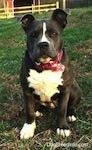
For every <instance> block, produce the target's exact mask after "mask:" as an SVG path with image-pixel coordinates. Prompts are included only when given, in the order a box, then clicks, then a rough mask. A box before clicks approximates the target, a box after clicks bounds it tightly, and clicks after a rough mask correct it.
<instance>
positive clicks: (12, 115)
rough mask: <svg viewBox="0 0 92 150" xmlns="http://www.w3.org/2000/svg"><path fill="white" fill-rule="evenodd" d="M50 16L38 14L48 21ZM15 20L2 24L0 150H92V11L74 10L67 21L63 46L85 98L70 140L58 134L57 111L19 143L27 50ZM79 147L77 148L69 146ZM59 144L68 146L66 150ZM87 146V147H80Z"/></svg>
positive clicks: (0, 45)
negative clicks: (23, 63)
mask: <svg viewBox="0 0 92 150" xmlns="http://www.w3.org/2000/svg"><path fill="white" fill-rule="evenodd" d="M50 14H51V12H48V13H46V12H45V13H42V14H40V15H38V14H35V16H36V18H38V17H39V18H45V17H49V16H50ZM16 20H17V19H16V18H13V19H7V20H0V149H1V150H63V149H64V150H76V149H78V150H91V144H92V7H90V8H82V9H73V10H71V15H70V16H69V17H68V26H67V28H66V29H65V31H64V33H63V36H64V44H65V48H66V50H67V53H68V55H69V57H70V59H71V63H72V66H73V69H74V73H75V77H76V79H77V81H78V83H79V85H80V87H81V89H82V93H83V98H82V101H81V104H80V106H79V108H78V110H77V114H78V119H77V121H76V122H75V123H72V125H70V126H71V129H72V133H71V135H70V137H68V138H65V139H63V138H61V137H58V136H57V135H56V133H55V127H56V123H55V120H56V118H55V117H54V116H55V113H56V112H55V110H54V111H53V112H51V111H50V110H48V112H44V116H43V117H42V118H39V119H37V130H36V133H35V136H34V137H33V138H32V139H29V140H22V141H21V140H20V139H19V131H20V129H21V127H22V125H23V123H24V121H25V110H24V105H23V96H22V91H21V87H20V82H19V72H20V66H21V61H22V57H23V55H24V51H25V48H26V45H25V38H26V37H25V34H24V32H23V30H22V29H21V26H20V24H19V22H17V21H16ZM69 143H70V144H76V143H77V145H75V146H74V147H73V145H72V146H69V145H68V144H69ZM60 144H66V146H65V147H62V146H60ZM78 144H84V145H82V146H83V147H82V146H81V145H78Z"/></svg>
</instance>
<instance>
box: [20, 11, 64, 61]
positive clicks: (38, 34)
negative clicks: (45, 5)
mask: <svg viewBox="0 0 92 150" xmlns="http://www.w3.org/2000/svg"><path fill="white" fill-rule="evenodd" d="M21 23H22V27H23V29H24V30H25V33H26V34H27V47H28V54H29V56H30V58H31V59H32V61H34V62H38V63H48V62H50V61H51V60H54V59H55V58H56V57H57V55H58V53H59V51H61V49H62V37H61V33H62V30H63V29H64V28H65V26H66V24H67V13H66V12H65V11H63V10H62V9H56V10H55V11H54V12H53V14H52V16H51V18H50V19H48V20H44V19H43V20H37V19H35V17H34V16H33V15H32V14H27V15H25V16H23V17H22V18H21Z"/></svg>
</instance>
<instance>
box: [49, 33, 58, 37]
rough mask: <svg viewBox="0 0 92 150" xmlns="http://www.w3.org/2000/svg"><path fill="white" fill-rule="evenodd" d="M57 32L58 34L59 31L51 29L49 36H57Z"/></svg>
mask: <svg viewBox="0 0 92 150" xmlns="http://www.w3.org/2000/svg"><path fill="white" fill-rule="evenodd" d="M57 34H58V33H57V32H55V31H50V32H49V36H50V37H51V38H53V37H55V36H57Z"/></svg>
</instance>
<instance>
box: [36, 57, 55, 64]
mask: <svg viewBox="0 0 92 150" xmlns="http://www.w3.org/2000/svg"><path fill="white" fill-rule="evenodd" d="M54 59H55V57H54V58H52V57H50V56H47V55H43V56H41V57H39V58H37V60H35V63H37V64H46V63H50V62H51V61H53V60H54Z"/></svg>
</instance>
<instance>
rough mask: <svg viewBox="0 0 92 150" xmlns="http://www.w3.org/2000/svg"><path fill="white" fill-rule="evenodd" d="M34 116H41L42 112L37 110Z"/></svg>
mask: <svg viewBox="0 0 92 150" xmlns="http://www.w3.org/2000/svg"><path fill="white" fill-rule="evenodd" d="M35 116H36V117H42V116H43V114H42V113H41V112H39V111H36V112H35Z"/></svg>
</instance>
